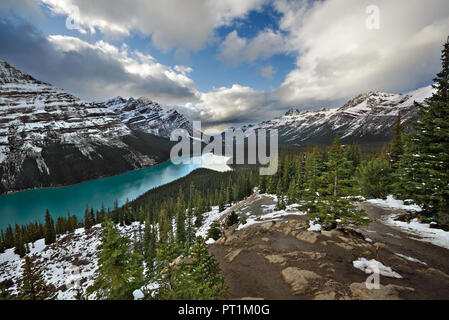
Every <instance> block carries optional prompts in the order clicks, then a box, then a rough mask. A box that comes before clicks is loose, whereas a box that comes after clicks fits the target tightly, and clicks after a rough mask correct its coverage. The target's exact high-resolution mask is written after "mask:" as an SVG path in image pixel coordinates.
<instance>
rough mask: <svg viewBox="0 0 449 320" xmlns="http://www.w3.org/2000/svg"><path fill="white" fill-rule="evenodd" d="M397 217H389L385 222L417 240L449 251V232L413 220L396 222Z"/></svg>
mask: <svg viewBox="0 0 449 320" xmlns="http://www.w3.org/2000/svg"><path fill="white" fill-rule="evenodd" d="M396 217H397V215H394V214H393V215H391V216H389V217H388V218H387V219H386V220H385V221H384V222H385V223H386V224H388V225H391V226H393V227H396V228H399V229H400V230H401V231H404V232H405V233H408V234H409V235H411V236H413V237H414V239H415V240H419V241H423V242H429V243H432V244H434V245H436V246H440V247H443V248H446V249H449V232H447V231H444V230H441V229H433V228H430V224H426V223H420V222H419V221H418V219H413V220H412V221H410V223H407V222H404V221H397V220H395V219H396Z"/></svg>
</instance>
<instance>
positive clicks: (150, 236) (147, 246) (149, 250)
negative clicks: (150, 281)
mask: <svg viewBox="0 0 449 320" xmlns="http://www.w3.org/2000/svg"><path fill="white" fill-rule="evenodd" d="M156 246H157V240H156V231H155V228H154V226H153V225H152V224H151V222H150V217H149V216H148V217H147V219H146V220H145V229H144V234H143V247H144V258H145V262H146V265H147V269H148V272H149V273H150V274H151V273H152V272H153V271H154V270H153V267H154V261H155V259H156Z"/></svg>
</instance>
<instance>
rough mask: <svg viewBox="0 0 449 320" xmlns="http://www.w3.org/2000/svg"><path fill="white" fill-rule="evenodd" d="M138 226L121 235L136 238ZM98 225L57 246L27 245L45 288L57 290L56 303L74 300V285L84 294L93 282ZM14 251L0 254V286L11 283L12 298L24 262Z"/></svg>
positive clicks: (60, 240) (66, 237) (64, 238)
mask: <svg viewBox="0 0 449 320" xmlns="http://www.w3.org/2000/svg"><path fill="white" fill-rule="evenodd" d="M139 228H141V229H143V226H140V224H139V223H133V224H132V225H130V226H125V227H119V230H120V233H121V234H122V235H123V236H127V237H129V238H130V239H134V238H135V237H136V236H137V233H138V230H139ZM100 230H101V228H100V225H96V226H94V227H93V228H92V229H90V230H88V231H87V232H86V231H85V230H84V228H81V229H77V230H75V232H74V233H72V234H68V235H63V236H60V237H58V241H57V243H56V244H53V245H50V246H46V245H45V243H44V239H41V240H38V241H36V242H35V243H34V244H30V246H31V251H30V253H29V254H28V256H32V257H33V258H34V260H35V263H37V264H38V265H40V266H41V270H42V274H43V277H44V279H45V281H46V282H47V283H48V284H52V285H54V286H55V288H56V289H57V299H59V300H73V299H75V296H76V293H77V292H76V290H74V284H75V283H79V285H80V286H81V288H82V289H83V291H85V290H86V289H87V287H89V286H90V285H92V284H93V282H94V281H95V271H96V269H97V267H98V265H97V262H98V253H99V251H98V249H97V247H98V246H99V245H100V243H101V241H100ZM13 251H14V249H8V250H6V251H5V253H3V254H0V282H3V281H5V280H9V279H10V280H13V282H14V285H13V287H12V288H10V290H11V293H12V294H16V293H17V292H18V290H19V287H18V280H19V279H20V278H21V276H22V273H23V264H24V261H25V259H24V258H22V259H21V258H20V257H19V256H18V255H16V254H14V252H13Z"/></svg>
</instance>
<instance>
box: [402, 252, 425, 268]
mask: <svg viewBox="0 0 449 320" xmlns="http://www.w3.org/2000/svg"><path fill="white" fill-rule="evenodd" d="M395 255H397V256H398V257H401V258H404V259H405V260H408V261H412V262H416V263H420V264H423V265H425V266H427V263H425V262H423V261H421V260H418V259H415V258H412V257H408V256H406V255H403V254H400V253H395Z"/></svg>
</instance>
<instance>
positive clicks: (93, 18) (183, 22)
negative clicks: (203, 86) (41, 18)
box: [41, 0, 267, 51]
mask: <svg viewBox="0 0 449 320" xmlns="http://www.w3.org/2000/svg"><path fill="white" fill-rule="evenodd" d="M41 1H42V2H43V3H44V4H46V5H47V6H48V7H49V8H50V10H51V11H52V12H53V13H54V14H58V15H67V16H70V15H73V12H74V8H77V9H78V11H79V16H78V19H77V20H78V22H79V24H80V26H81V28H82V30H87V31H89V32H91V33H95V32H96V31H97V30H99V31H100V32H102V33H103V34H104V35H106V36H108V37H113V38H117V37H126V36H129V35H130V34H131V33H132V32H137V33H140V34H142V35H144V36H150V35H151V36H152V41H153V43H154V44H155V45H156V46H157V47H158V48H159V49H162V50H169V49H171V48H173V47H176V48H182V49H188V50H194V51H196V50H199V49H201V48H203V47H204V45H205V44H206V43H207V41H209V40H211V39H212V38H213V35H214V29H216V28H218V27H220V26H223V25H228V24H230V23H231V22H232V21H233V20H234V19H236V18H243V17H245V16H246V14H247V13H248V12H249V11H251V10H258V9H260V8H261V7H262V5H263V4H264V3H265V2H267V0H189V1H185V0H170V1H167V0H151V1H148V0H133V1H132V4H130V3H129V2H127V1H122V0H96V1H91V0H41Z"/></svg>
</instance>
